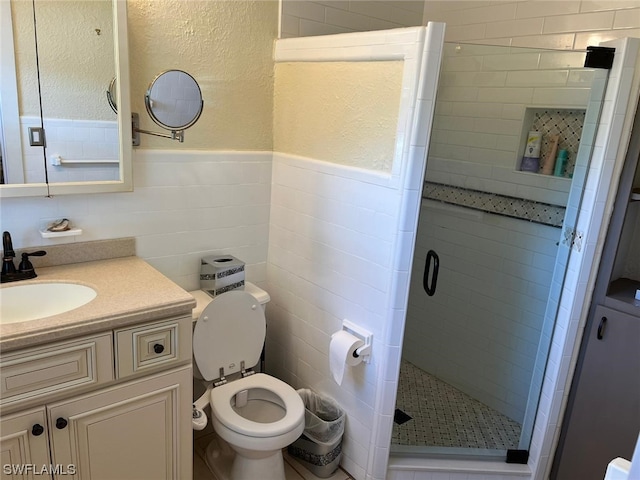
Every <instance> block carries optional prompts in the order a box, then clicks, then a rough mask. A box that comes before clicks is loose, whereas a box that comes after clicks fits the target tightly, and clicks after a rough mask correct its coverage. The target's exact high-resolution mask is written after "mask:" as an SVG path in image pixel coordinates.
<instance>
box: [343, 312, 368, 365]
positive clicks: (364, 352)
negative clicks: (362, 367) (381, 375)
mask: <svg viewBox="0 0 640 480" xmlns="http://www.w3.org/2000/svg"><path fill="white" fill-rule="evenodd" d="M342 330H345V331H347V332H349V333H350V334H351V335H354V336H356V337H358V338H359V339H360V340H362V341H363V342H364V345H361V346H360V347H358V348H357V349H356V351H355V352H353V356H354V357H362V361H363V362H364V363H370V362H371V346H372V345H373V333H371V332H370V331H369V330H366V329H364V328H362V327H360V326H358V325H356V324H355V323H353V322H351V321H349V320H343V321H342Z"/></svg>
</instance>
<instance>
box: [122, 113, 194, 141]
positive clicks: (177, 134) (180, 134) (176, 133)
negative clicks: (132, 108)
mask: <svg viewBox="0 0 640 480" xmlns="http://www.w3.org/2000/svg"><path fill="white" fill-rule="evenodd" d="M139 125H140V121H139V116H138V114H137V113H132V114H131V131H132V137H133V145H134V146H135V147H137V146H139V145H140V135H138V134H140V133H144V134H146V135H154V136H156V137H162V138H170V139H171V140H177V141H178V142H180V143H183V142H184V130H171V133H170V134H169V133H160V132H152V131H150V130H143V129H141V128H138V126H139Z"/></svg>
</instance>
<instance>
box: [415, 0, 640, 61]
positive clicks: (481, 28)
mask: <svg viewBox="0 0 640 480" xmlns="http://www.w3.org/2000/svg"><path fill="white" fill-rule="evenodd" d="M423 21H424V23H425V24H426V22H429V21H431V22H445V23H446V24H447V33H446V37H445V40H446V41H448V42H449V41H451V42H468V43H486V44H489V45H509V46H514V47H540V48H552V49H569V50H572V49H574V50H584V49H585V48H586V47H587V46H588V45H597V44H598V43H599V42H602V41H607V40H613V39H616V38H624V37H640V7H639V6H638V2H636V1H635V0H604V1H603V0H562V1H553V2H540V1H536V0H524V1H519V2H516V1H513V0H504V1H500V2H495V1H489V0H477V1H472V2H468V1H461V0H428V1H426V2H425V9H424V19H423Z"/></svg>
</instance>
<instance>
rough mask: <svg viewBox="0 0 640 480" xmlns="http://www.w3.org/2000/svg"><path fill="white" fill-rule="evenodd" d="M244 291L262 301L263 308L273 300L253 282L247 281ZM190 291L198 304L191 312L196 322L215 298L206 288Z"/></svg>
mask: <svg viewBox="0 0 640 480" xmlns="http://www.w3.org/2000/svg"><path fill="white" fill-rule="evenodd" d="M244 291H245V292H247V293H250V294H251V295H253V296H254V297H255V299H256V300H257V301H258V302H260V305H261V306H262V309H263V310H264V309H265V308H266V306H267V303H269V300H271V297H270V296H269V294H268V293H267V292H265V291H264V290H263V289H261V288H260V287H258V286H257V285H254V284H253V283H251V282H245V284H244ZM189 293H190V294H191V295H192V296H193V298H195V299H196V306H195V307H194V309H193V310H192V312H191V317H192V318H193V321H194V322H195V321H196V320H197V319H198V318H199V317H200V314H201V313H202V311H203V310H204V309H205V307H206V306H207V305H209V302H211V301H212V300H213V297H212V296H210V295H209V294H208V293H207V292H205V291H204V290H194V291H192V292H189Z"/></svg>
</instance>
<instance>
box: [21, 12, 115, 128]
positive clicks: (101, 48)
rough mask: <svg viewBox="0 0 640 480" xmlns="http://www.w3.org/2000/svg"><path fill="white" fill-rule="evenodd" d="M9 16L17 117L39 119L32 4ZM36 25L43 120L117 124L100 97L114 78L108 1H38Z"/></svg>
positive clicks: (103, 98)
mask: <svg viewBox="0 0 640 480" xmlns="http://www.w3.org/2000/svg"><path fill="white" fill-rule="evenodd" d="M11 10H12V21H13V25H14V29H13V32H14V43H15V47H14V49H15V51H16V69H17V72H18V77H19V79H20V80H19V82H18V89H19V98H20V113H21V114H22V115H27V116H39V115H40V107H39V104H38V85H37V71H36V65H35V41H34V30H33V9H32V4H31V2H30V1H27V0H12V2H11ZM36 19H37V26H38V32H37V33H38V58H39V63H40V83H41V91H42V111H43V115H44V116H45V117H52V118H64V119H93V120H115V117H114V115H113V112H112V111H111V109H110V108H109V105H108V103H107V102H106V99H105V98H106V97H105V93H104V92H105V91H106V89H107V87H108V85H109V81H110V80H111V79H112V78H113V76H114V75H115V65H114V55H113V13H112V6H111V1H110V0H93V1H83V0H80V1H78V0H71V1H69V0H47V1H42V0H38V1H36ZM96 29H99V30H100V34H99V35H98V34H97V32H96Z"/></svg>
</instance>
